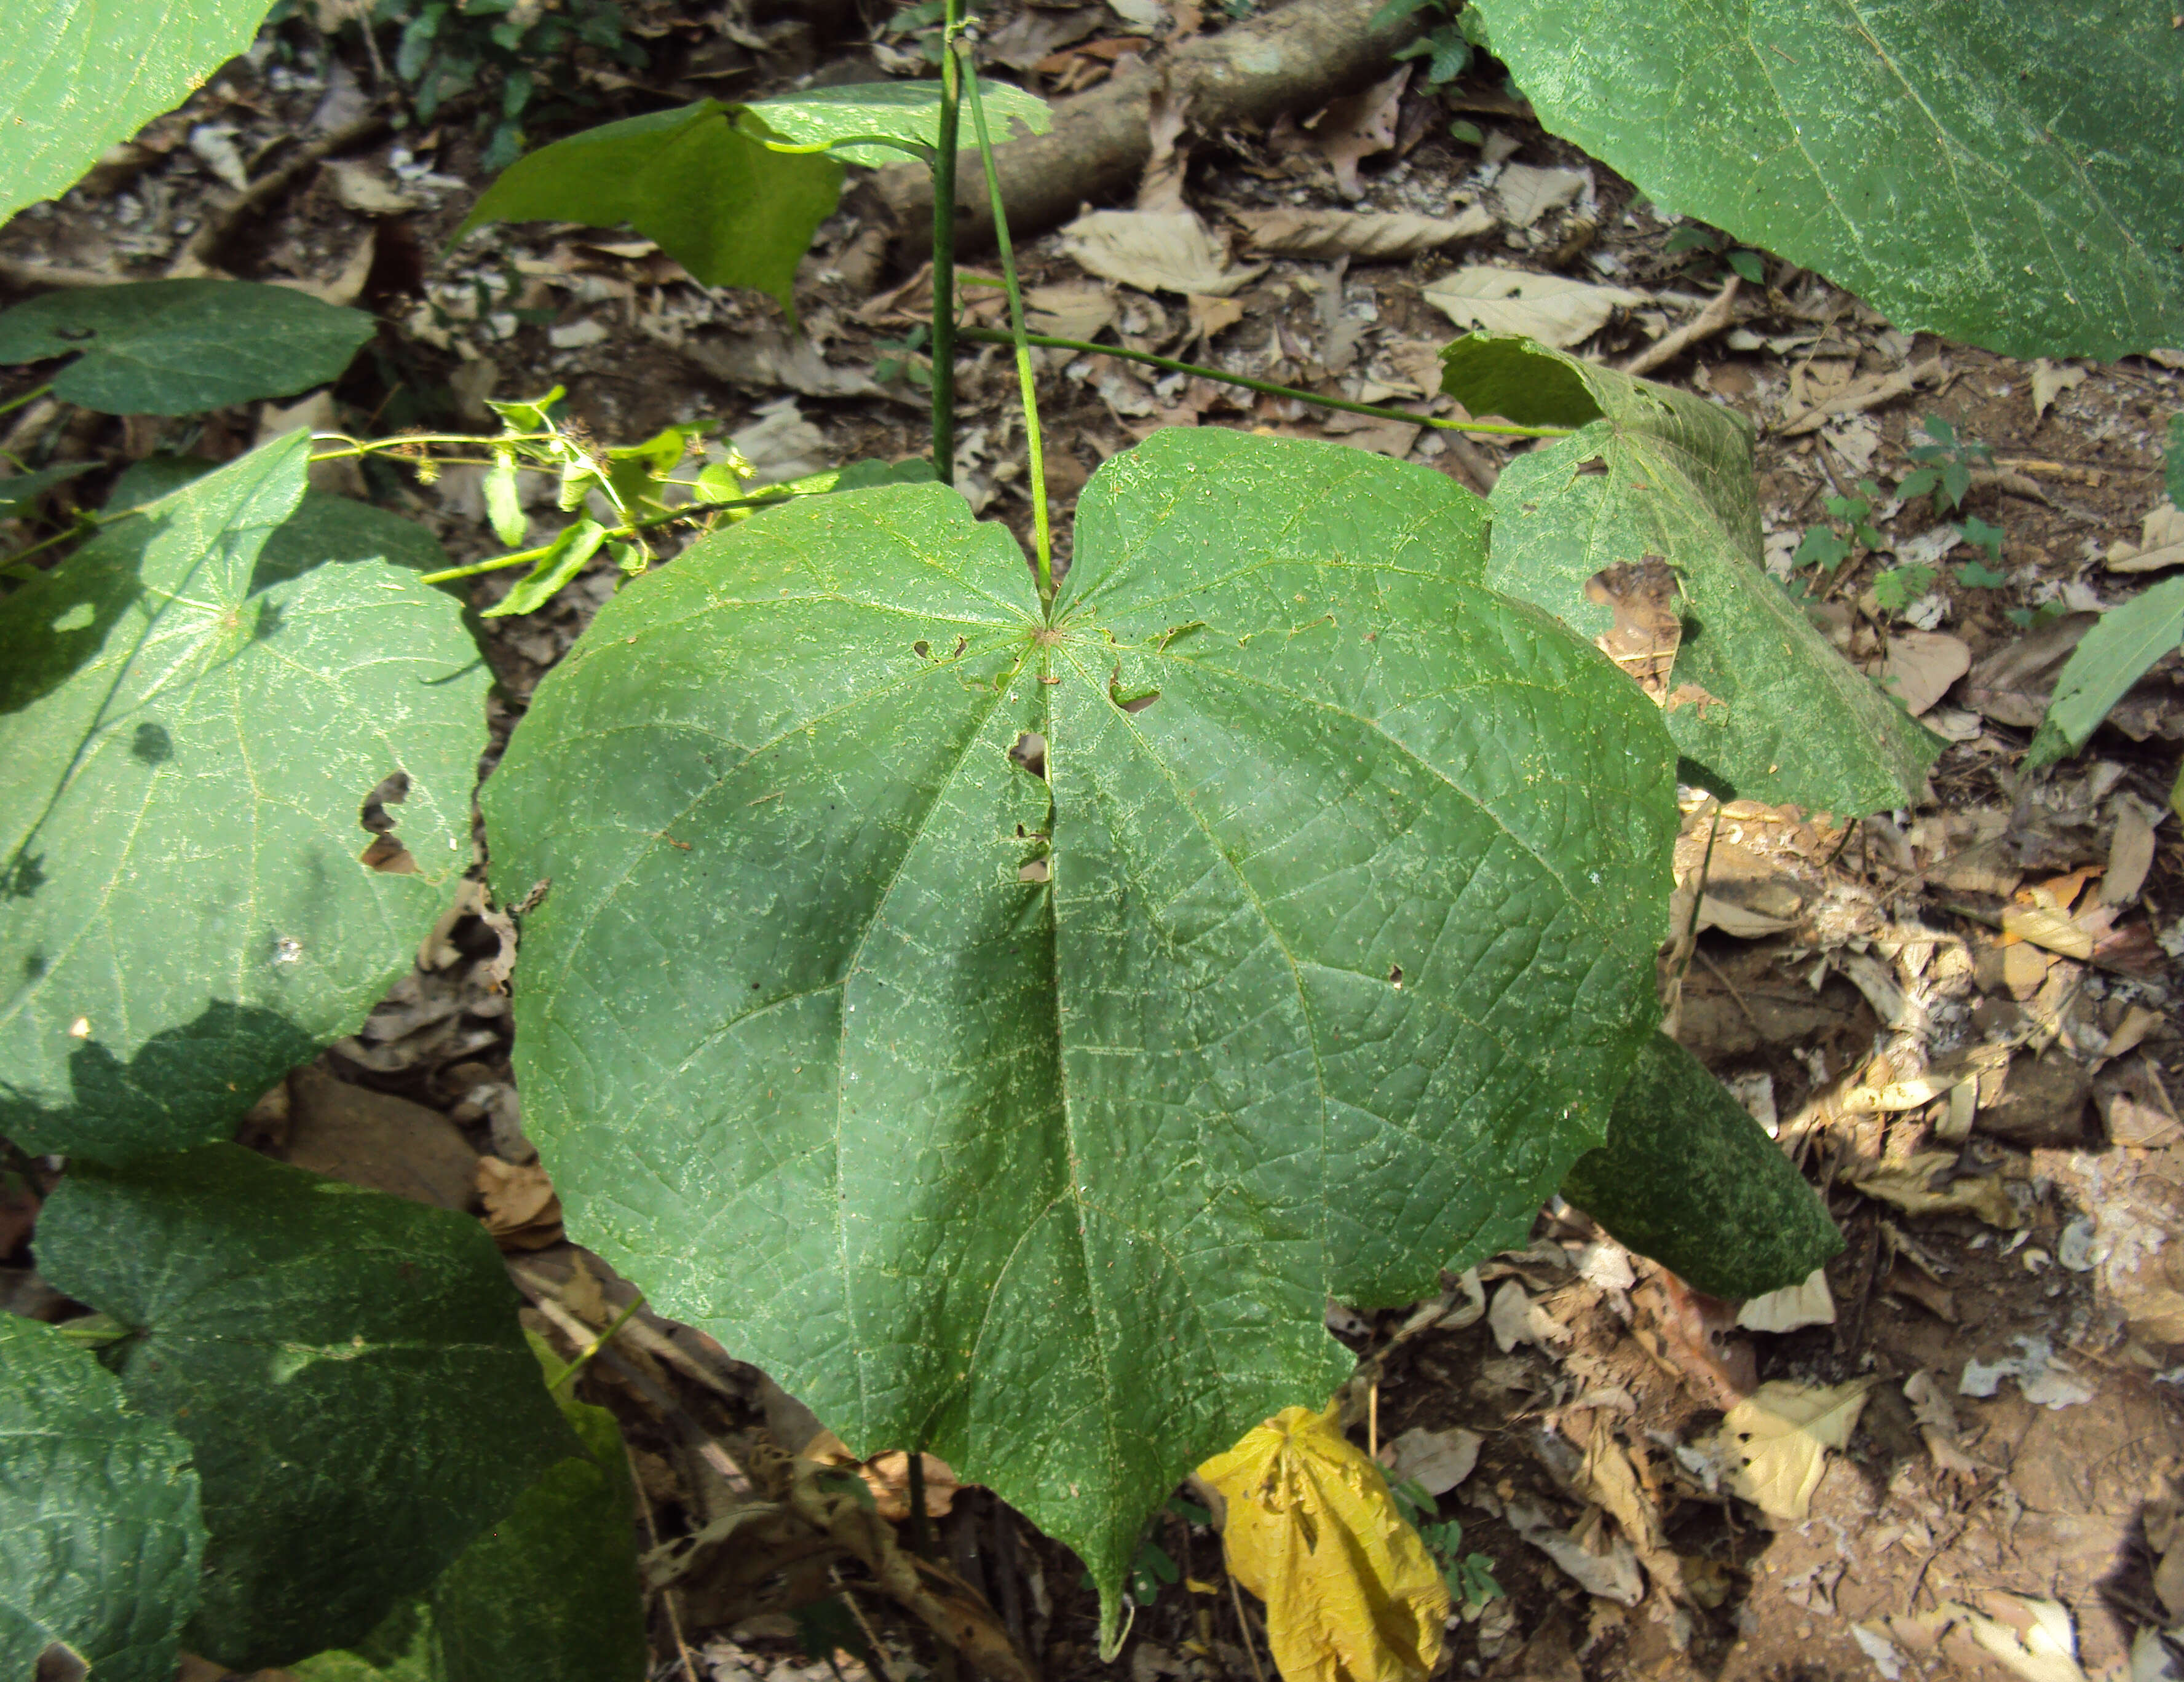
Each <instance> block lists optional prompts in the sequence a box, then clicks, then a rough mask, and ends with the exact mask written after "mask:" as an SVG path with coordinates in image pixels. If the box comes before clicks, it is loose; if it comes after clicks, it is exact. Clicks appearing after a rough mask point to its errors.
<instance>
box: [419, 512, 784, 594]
mask: <svg viewBox="0 0 2184 1682" xmlns="http://www.w3.org/2000/svg"><path fill="white" fill-rule="evenodd" d="M794 500H795V498H794V497H793V496H780V497H741V498H738V499H737V500H735V501H734V502H694V503H686V504H684V505H683V506H682V507H681V508H671V509H669V510H667V511H666V513H664V514H648V515H645V517H644V518H643V519H642V520H632V521H629V522H627V524H626V525H621V526H614V527H612V528H611V529H610V530H609V531H608V532H607V533H606V535H605V536H604V537H602V538H601V539H600V542H601V543H603V544H604V543H616V542H619V541H620V540H621V539H622V538H624V537H635V536H636V535H637V534H638V532H649V531H651V530H652V529H653V527H655V526H671V525H673V524H674V523H675V522H676V521H678V520H702V519H703V518H704V517H705V515H709V514H716V513H719V512H721V511H722V510H727V509H732V508H772V506H773V505H774V504H776V503H783V502H793V501H794ZM553 547H554V545H553V544H552V543H541V544H540V545H539V546H538V548H537V549H518V550H516V551H515V553H514V554H497V555H495V556H493V559H492V560H473V561H471V562H470V563H469V564H468V565H463V566H450V567H448V568H447V569H445V570H444V571H439V572H425V573H420V574H419V575H418V578H417V582H419V583H421V584H446V583H449V582H453V581H454V580H455V579H457V578H475V577H476V576H478V574H479V573H481V572H500V571H505V570H506V569H507V568H509V567H511V566H528V565H531V564H532V562H533V561H536V560H538V559H539V557H540V556H542V555H543V554H546V553H547V552H548V551H549V549H552V548H553Z"/></svg>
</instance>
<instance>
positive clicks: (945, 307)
mask: <svg viewBox="0 0 2184 1682" xmlns="http://www.w3.org/2000/svg"><path fill="white" fill-rule="evenodd" d="M962 28H963V0H948V10H947V16H946V19H945V21H944V24H943V25H942V29H941V36H940V47H941V52H940V137H939V145H938V146H937V147H935V148H933V477H934V478H936V479H938V480H939V482H941V483H942V484H944V485H952V484H954V483H955V482H956V128H957V125H958V120H959V119H958V113H959V111H960V109H961V103H962V97H963V83H962V72H961V69H960V68H959V67H958V65H957V64H956V36H957V35H958V34H959V33H961V30H962Z"/></svg>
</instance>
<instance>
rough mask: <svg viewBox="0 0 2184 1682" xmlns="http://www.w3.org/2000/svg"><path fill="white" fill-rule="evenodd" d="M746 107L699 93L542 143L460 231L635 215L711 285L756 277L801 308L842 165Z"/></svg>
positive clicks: (642, 229) (784, 302)
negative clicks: (754, 127)
mask: <svg viewBox="0 0 2184 1682" xmlns="http://www.w3.org/2000/svg"><path fill="white" fill-rule="evenodd" d="M741 109H742V108H741V107H738V106H733V105H723V104H721V103H720V102H719V101H717V100H712V99H703V100H700V101H699V102H698V103H696V104H695V105H685V106H683V107H682V108H680V109H677V110H673V111H660V112H656V113H655V114H652V115H649V116H643V117H631V118H629V119H627V120H625V121H622V122H619V123H608V124H605V125H603V126H601V127H599V128H595V129H587V130H586V131H584V132H583V133H582V134H577V135H571V136H569V137H568V138H567V139H566V140H557V141H555V142H553V144H551V145H550V146H543V147H541V148H539V149H538V151H536V152H533V153H531V154H530V155H529V156H528V157H525V158H520V159H517V160H516V161H515V163H513V164H510V165H509V166H508V168H507V169H506V170H504V171H503V172H502V173H501V175H500V178H499V180H498V181H494V182H493V185H492V186H491V187H487V189H486V190H485V192H484V193H483V195H482V196H481V197H480V198H479V199H478V202H477V203H476V207H475V208H473V209H472V210H471V214H470V215H469V216H468V217H467V218H466V219H465V220H464V223H463V225H462V226H461V227H460V228H459V229H457V230H456V232H455V237H456V238H457V239H460V238H461V237H463V235H465V234H466V233H469V232H470V231H471V230H472V229H474V228H478V227H482V226H484V225H485V224H486V223H487V222H527V221H554V222H588V223H590V224H592V225H593V226H598V227H612V226H616V225H617V224H619V223H622V222H627V223H628V224H629V225H630V226H632V227H633V228H635V229H636V230H637V231H638V232H639V233H641V234H643V236H644V237H646V238H648V239H651V240H655V241H657V242H659V246H660V249H661V250H662V251H664V252H666V253H667V254H668V255H669V256H670V257H671V258H673V259H675V260H676V261H677V262H678V263H680V264H681V265H682V266H683V267H684V268H686V269H688V270H689V271H690V273H691V274H692V275H693V276H695V277H696V278H697V279H698V280H699V281H703V282H704V283H705V285H707V286H712V287H753V288H755V290H757V291H759V292H766V293H767V294H768V295H769V296H771V297H772V298H774V299H776V300H777V302H778V303H779V304H780V305H781V307H782V308H783V309H786V310H788V311H789V312H790V313H791V314H792V315H793V314H794V310H795V299H794V290H793V288H794V282H795V279H796V265H797V264H798V263H799V261H801V260H802V259H803V256H804V253H805V249H806V248H808V247H809V246H810V245H811V236H812V235H813V233H814V232H816V231H817V229H818V226H819V224H820V223H822V222H823V221H825V220H827V217H828V216H829V215H831V214H833V209H834V203H835V201H836V200H837V199H838V198H840V196H841V192H842V166H841V164H838V162H836V161H835V160H834V159H832V158H829V157H827V156H825V155H824V154H822V153H805V154H799V153H788V152H776V151H772V150H770V149H769V148H767V147H766V143H765V142H764V140H763V139H761V138H760V136H757V135H755V134H752V133H749V132H748V131H746V130H745V129H744V128H743V127H742V126H741V125H740V124H739V122H738V114H739V112H740V111H741Z"/></svg>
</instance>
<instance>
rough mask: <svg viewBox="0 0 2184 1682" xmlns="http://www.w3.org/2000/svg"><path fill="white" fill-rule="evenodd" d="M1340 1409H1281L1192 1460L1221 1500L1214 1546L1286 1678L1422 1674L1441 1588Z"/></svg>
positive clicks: (1355, 1681)
mask: <svg viewBox="0 0 2184 1682" xmlns="http://www.w3.org/2000/svg"><path fill="white" fill-rule="evenodd" d="M1340 1412H1341V1410H1340V1404H1337V1405H1336V1406H1333V1407H1330V1408H1329V1410H1328V1411H1327V1412H1325V1413H1314V1412H1312V1410H1311V1409H1310V1408H1307V1407H1287V1408H1284V1409H1283V1410H1282V1411H1281V1412H1279V1413H1278V1414H1277V1415H1275V1416H1274V1417H1273V1418H1272V1419H1269V1420H1268V1421H1267V1423H1265V1424H1263V1425H1261V1426H1259V1427H1257V1428H1256V1429H1253V1430H1251V1431H1249V1432H1247V1433H1246V1434H1245V1436H1244V1440H1242V1441H1241V1442H1240V1443H1238V1444H1237V1445H1236V1446H1235V1447H1234V1448H1233V1449H1231V1450H1229V1451H1228V1452H1227V1453H1226V1454H1219V1455H1216V1456H1214V1457H1213V1458H1212V1459H1211V1460H1209V1461H1207V1462H1206V1463H1205V1464H1204V1465H1202V1466H1201V1467H1200V1468H1198V1475H1199V1476H1200V1477H1201V1478H1203V1479H1205V1480H1206V1482H1207V1483H1209V1484H1212V1485H1213V1487H1214V1488H1215V1489H1217V1490H1219V1491H1220V1492H1221V1495H1222V1496H1223V1499H1224V1500H1225V1501H1227V1503H1228V1517H1227V1522H1226V1523H1225V1525H1224V1527H1223V1530H1222V1534H1221V1547H1222V1553H1223V1557H1224V1558H1225V1559H1226V1560H1227V1561H1228V1564H1229V1575H1231V1576H1232V1577H1234V1579H1236V1581H1237V1582H1238V1583H1239V1584H1240V1585H1242V1586H1243V1587H1245V1588H1246V1589H1249V1590H1251V1592H1252V1593H1253V1594H1255V1595H1256V1596H1258V1597H1259V1598H1260V1599H1261V1600H1262V1601H1264V1602H1265V1603H1266V1608H1267V1644H1268V1646H1269V1647H1270V1648H1272V1650H1273V1657H1274V1663H1275V1664H1276V1665H1277V1666H1279V1668H1280V1670H1281V1673H1282V1676H1283V1678H1284V1682H1424V1679H1425V1678H1426V1677H1428V1676H1429V1675H1430V1674H1432V1673H1433V1670H1434V1668H1435V1665H1436V1664H1437V1663H1439V1662H1440V1650H1441V1628H1442V1621H1443V1620H1444V1619H1445V1618H1447V1616H1448V1609H1449V1607H1448V1590H1447V1587H1446V1585H1444V1584H1443V1583H1442V1581H1441V1576H1440V1570H1439V1568H1437V1567H1436V1566H1435V1564H1434V1562H1433V1560H1432V1558H1431V1557H1430V1556H1429V1555H1428V1554H1427V1552H1426V1550H1425V1545H1424V1543H1423V1542H1422V1541H1420V1540H1418V1532H1417V1531H1416V1530H1414V1529H1412V1528H1411V1527H1410V1525H1408V1524H1407V1523H1405V1522H1404V1521H1403V1518H1402V1517H1401V1514H1400V1513H1398V1512H1396V1503H1395V1501H1394V1499H1393V1498H1392V1497H1391V1496H1390V1495H1389V1493H1388V1484H1387V1480H1386V1479H1385V1478H1384V1477H1383V1476H1382V1475H1381V1472H1380V1468H1379V1467H1378V1466H1376V1465H1374V1464H1373V1462H1372V1461H1370V1460H1369V1459H1368V1458H1367V1457H1366V1456H1365V1455H1364V1453H1363V1451H1361V1450H1359V1449H1358V1448H1357V1447H1356V1446H1355V1445H1352V1444H1351V1442H1350V1441H1349V1440H1348V1439H1347V1438H1346V1437H1345V1436H1344V1435H1343V1434H1342V1430H1341V1426H1340Z"/></svg>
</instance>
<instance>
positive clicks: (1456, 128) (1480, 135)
mask: <svg viewBox="0 0 2184 1682" xmlns="http://www.w3.org/2000/svg"><path fill="white" fill-rule="evenodd" d="M1448 137H1449V138H1450V139H1451V140H1452V141H1455V142H1457V143H1458V144H1460V145H1463V146H1484V145H1485V144H1486V132H1485V130H1483V129H1481V128H1480V127H1479V125H1478V124H1476V123H1474V122H1472V121H1469V120H1468V119H1465V118H1463V117H1458V118H1457V120H1455V121H1454V122H1452V123H1451V124H1450V125H1448Z"/></svg>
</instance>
